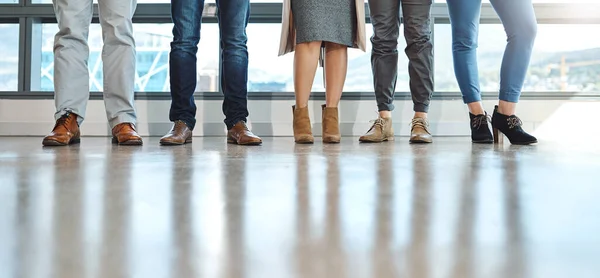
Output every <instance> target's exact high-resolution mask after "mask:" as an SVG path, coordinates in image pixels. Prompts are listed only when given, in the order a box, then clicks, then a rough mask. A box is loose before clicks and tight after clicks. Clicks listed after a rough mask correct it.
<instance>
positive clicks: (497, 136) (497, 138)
mask: <svg viewBox="0 0 600 278" xmlns="http://www.w3.org/2000/svg"><path fill="white" fill-rule="evenodd" d="M493 133H494V144H502V143H503V142H504V134H502V132H500V130H498V129H497V128H493Z"/></svg>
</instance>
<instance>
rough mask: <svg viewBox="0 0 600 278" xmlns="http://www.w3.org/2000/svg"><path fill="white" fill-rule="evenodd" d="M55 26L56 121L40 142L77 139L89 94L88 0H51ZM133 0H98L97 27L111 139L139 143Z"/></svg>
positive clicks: (48, 143) (90, 9)
mask: <svg viewBox="0 0 600 278" xmlns="http://www.w3.org/2000/svg"><path fill="white" fill-rule="evenodd" d="M52 3H53V4H54V11H55V13H56V19H57V21H58V28H59V31H58V33H57V34H56V36H55V37H54V90H55V98H54V100H55V105H56V113H55V119H56V124H55V126H54V128H53V129H52V132H51V133H50V134H49V135H48V136H46V137H44V140H43V141H42V144H43V145H45V146H64V145H69V144H73V143H78V142H79V137H80V132H79V125H81V123H82V122H83V119H84V118H85V110H86V107H87V100H88V98H89V90H90V84H89V72H88V62H87V61H88V58H89V54H90V53H89V52H90V51H89V47H88V43H87V40H88V34H89V28H90V23H91V22H92V14H93V2H92V0H53V1H52ZM136 4H137V3H136V0H99V1H98V7H99V12H100V25H101V26H102V39H103V41H104V46H103V48H102V61H103V72H104V88H103V91H104V104H105V107H106V117H107V118H108V122H109V124H110V127H111V129H112V135H113V143H118V144H123V145H141V144H142V138H141V137H140V136H139V135H138V134H137V132H136V130H135V124H136V113H135V107H134V104H133V97H134V84H135V65H136V61H135V58H136V57H135V56H136V52H135V41H134V38H133V24H132V21H131V19H132V17H133V13H134V12H135V8H136Z"/></svg>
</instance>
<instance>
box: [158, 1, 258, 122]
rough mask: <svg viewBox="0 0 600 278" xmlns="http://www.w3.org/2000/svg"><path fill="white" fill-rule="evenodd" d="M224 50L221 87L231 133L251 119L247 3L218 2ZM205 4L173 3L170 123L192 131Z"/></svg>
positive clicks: (248, 9)
mask: <svg viewBox="0 0 600 278" xmlns="http://www.w3.org/2000/svg"><path fill="white" fill-rule="evenodd" d="M217 8H218V14H217V16H218V20H219V30H220V38H221V41H220V45H221V50H222V62H223V64H222V66H221V73H220V76H221V86H222V89H223V94H224V96H225V100H224V101H223V113H224V114H225V125H227V129H231V128H232V127H233V126H234V125H235V124H236V123H238V122H240V121H243V122H245V121H246V118H247V117H248V87H247V86H248V84H247V83H248V47H247V45H246V43H247V41H248V37H247V36H246V26H247V25H248V18H249V16H250V3H249V1H248V0H226V1H223V0H221V1H220V0H217ZM203 11H204V0H172V1H171V16H172V19H173V23H174V27H173V42H172V43H171V53H170V60H169V69H170V79H171V97H172V102H171V110H170V113H169V119H170V120H171V121H173V122H174V121H183V122H185V123H186V124H187V125H188V126H189V127H190V129H193V128H194V126H195V124H196V104H195V102H194V92H195V90H196V80H197V70H196V66H197V65H196V61H197V58H196V53H197V52H198V43H199V42H200V28H201V21H202V13H203Z"/></svg>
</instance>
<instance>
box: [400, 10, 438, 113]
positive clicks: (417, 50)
mask: <svg viewBox="0 0 600 278" xmlns="http://www.w3.org/2000/svg"><path fill="white" fill-rule="evenodd" d="M430 13H431V0H403V1H402V14H403V18H404V37H405V39H406V50H405V52H406V56H407V57H408V59H409V63H408V73H409V75H410V91H411V94H412V98H413V103H414V111H415V117H419V118H426V117H427V112H428V110H429V102H430V101H431V96H432V95H433V44H432V43H431V15H430Z"/></svg>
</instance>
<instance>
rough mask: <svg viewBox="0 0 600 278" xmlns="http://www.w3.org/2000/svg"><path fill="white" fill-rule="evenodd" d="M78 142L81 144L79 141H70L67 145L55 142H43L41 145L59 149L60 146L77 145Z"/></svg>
mask: <svg viewBox="0 0 600 278" xmlns="http://www.w3.org/2000/svg"><path fill="white" fill-rule="evenodd" d="M80 142H81V139H72V140H71V141H69V143H66V144H65V143H61V142H58V141H55V140H43V141H42V145H43V146H45V147H60V146H68V145H74V144H79V143H80Z"/></svg>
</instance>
